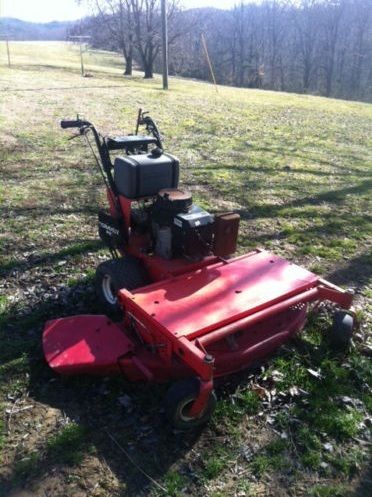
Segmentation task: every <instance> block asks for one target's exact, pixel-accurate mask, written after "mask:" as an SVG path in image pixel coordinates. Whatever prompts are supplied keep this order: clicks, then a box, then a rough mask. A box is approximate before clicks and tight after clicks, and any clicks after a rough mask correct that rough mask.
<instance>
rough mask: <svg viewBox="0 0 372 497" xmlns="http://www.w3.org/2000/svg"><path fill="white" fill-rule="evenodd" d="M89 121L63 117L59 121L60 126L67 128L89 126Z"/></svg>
mask: <svg viewBox="0 0 372 497" xmlns="http://www.w3.org/2000/svg"><path fill="white" fill-rule="evenodd" d="M89 125H90V122H89V121H82V120H81V119H75V120H73V121H70V120H66V119H63V120H62V121H61V128H63V129H67V128H82V127H83V126H89Z"/></svg>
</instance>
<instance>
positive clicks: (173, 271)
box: [43, 111, 353, 429]
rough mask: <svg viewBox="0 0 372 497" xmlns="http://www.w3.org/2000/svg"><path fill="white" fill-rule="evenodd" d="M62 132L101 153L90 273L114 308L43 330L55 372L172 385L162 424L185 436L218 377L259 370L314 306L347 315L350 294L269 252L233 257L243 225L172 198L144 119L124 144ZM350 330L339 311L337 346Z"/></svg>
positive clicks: (207, 408)
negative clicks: (102, 193) (102, 203)
mask: <svg viewBox="0 0 372 497" xmlns="http://www.w3.org/2000/svg"><path fill="white" fill-rule="evenodd" d="M140 125H143V126H145V128H146V134H144V135H141V134H138V129H139V126H140ZM61 126H62V128H78V130H79V135H82V136H84V137H85V138H86V139H87V141H88V143H89V144H90V141H89V135H90V134H92V135H93V137H94V140H95V143H96V146H97V149H98V156H97V155H96V154H94V155H95V158H96V162H97V165H98V167H99V169H100V171H101V173H102V176H103V179H104V182H105V185H106V189H107V199H108V206H109V209H108V212H104V211H100V212H99V215H98V219H99V234H100V237H101V239H102V240H103V242H104V243H105V244H106V245H107V246H108V248H109V250H110V253H111V255H112V259H111V260H108V261H105V262H103V263H102V264H100V265H99V266H98V268H97V277H96V284H97V290H98V295H99V297H100V300H101V301H102V302H103V303H104V304H105V306H106V309H107V310H108V314H109V315H110V312H111V315H112V311H115V313H116V315H117V312H118V310H119V311H120V312H121V318H120V320H119V321H116V322H114V321H113V320H111V319H109V318H108V317H107V316H106V315H81V316H72V317H67V318H61V319H54V320H52V321H49V322H47V323H46V326H45V330H44V334H43V347H44V354H45V357H46V360H47V362H48V364H49V366H50V367H51V368H52V369H53V370H55V371H57V372H58V373H61V374H66V375H72V374H83V373H84V374H85V373H91V374H98V375H109V374H115V373H116V374H122V375H124V376H125V378H127V379H128V380H130V381H150V382H169V381H172V382H173V384H172V385H171V387H170V388H169V390H168V393H167V395H166V402H165V408H166V414H167V416H168V418H169V421H170V422H171V423H172V424H173V425H174V426H175V427H176V428H178V429H188V428H193V427H195V426H198V425H200V424H202V423H204V422H206V421H207V420H208V418H209V416H210V415H211V413H212V411H213V408H214V405H215V402H216V400H215V394H214V391H213V380H214V378H216V377H220V376H224V375H227V374H230V373H233V372H236V371H239V370H240V369H243V368H246V367H248V366H252V365H253V364H257V363H259V362H260V360H262V359H263V358H264V357H265V356H267V355H268V354H270V353H272V352H273V351H274V350H275V349H277V348H278V347H279V346H280V345H282V344H283V343H284V342H286V341H287V340H288V339H289V338H290V337H292V336H293V335H295V334H296V333H297V332H299V331H300V330H301V329H302V327H303V326H304V324H305V321H306V314H307V311H308V307H309V304H310V303H316V302H319V301H322V300H328V301H331V302H334V303H336V304H338V306H339V308H340V309H349V308H350V305H351V300H352V297H351V295H349V294H348V293H347V292H345V291H344V290H342V289H341V288H338V287H336V286H335V285H333V284H331V283H329V282H327V281H324V280H323V279H321V278H319V277H318V276H316V275H315V274H313V273H311V272H309V271H307V270H306V269H303V268H301V267H299V266H296V265H295V264H293V263H292V262H289V261H286V260H285V259H282V258H281V257H278V256H276V255H274V254H272V253H269V252H267V251H265V250H261V249H257V250H254V251H252V252H250V253H248V254H246V255H243V256H240V257H236V258H232V257H231V255H232V254H233V253H234V252H235V250H236V242H237V235H238V225H239V215H238V214H234V213H227V214H218V215H211V214H209V213H208V212H206V211H205V210H203V209H201V208H200V207H198V206H197V205H195V204H193V202H192V198H191V195H190V193H188V192H187V191H185V190H182V189H178V176H179V161H178V160H177V159H176V157H174V156H172V155H170V154H168V153H165V152H164V151H163V147H162V142H161V136H160V134H159V131H158V129H157V127H156V125H155V123H154V121H153V120H152V119H151V118H150V117H149V116H148V115H146V114H145V113H142V112H141V111H140V112H139V115H138V120H137V127H136V132H135V134H134V135H129V136H119V137H115V138H112V137H103V136H101V135H100V134H99V133H98V132H97V131H96V129H95V127H94V126H93V124H91V123H90V122H89V121H85V120H81V119H79V118H78V119H77V120H74V121H62V122H61ZM92 151H93V149H92ZM119 151H120V152H121V155H120V152H119ZM115 152H116V154H115ZM93 153H94V152H93ZM110 154H111V155H115V156H116V158H115V160H114V162H113V163H112V157H111V156H110ZM352 329H353V318H352V315H351V314H349V313H347V312H345V311H344V310H338V311H336V313H335V315H334V322H333V326H332V328H331V329H330V338H331V339H332V340H333V343H334V344H335V345H338V346H339V345H347V343H348V341H349V340H350V337H351V334H352Z"/></svg>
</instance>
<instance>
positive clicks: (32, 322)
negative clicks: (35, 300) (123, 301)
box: [0, 279, 200, 497]
mask: <svg viewBox="0 0 372 497" xmlns="http://www.w3.org/2000/svg"><path fill="white" fill-rule="evenodd" d="M100 311H101V310H100V308H99V307H98V306H97V302H96V297H95V293H94V289H93V284H92V279H85V280H82V281H80V282H79V283H78V284H77V285H75V286H74V287H72V288H69V289H68V293H67V294H66V293H65V292H62V293H61V292H60V293H58V294H57V295H54V296H52V297H50V298H48V299H46V300H44V301H43V302H42V303H40V304H39V305H38V306H37V307H36V306H32V308H31V309H28V310H27V311H26V312H22V311H21V310H19V309H17V307H16V306H13V307H10V308H8V310H7V311H6V313H3V317H2V325H1V331H0V343H1V345H0V364H1V366H2V368H1V369H2V370H1V373H2V374H1V379H0V386H2V385H1V384H3V385H5V384H6V383H7V382H10V381H11V380H12V377H14V376H17V374H18V372H19V368H20V367H22V370H23V372H25V371H26V372H27V374H28V375H29V379H28V381H27V385H26V386H25V388H26V390H27V392H28V395H29V398H30V400H31V399H32V400H33V401H36V404H37V405H40V404H42V405H43V406H46V407H47V406H50V407H53V408H57V409H59V410H60V411H61V413H63V415H64V417H67V418H69V419H70V420H71V421H72V423H73V424H72V425H67V427H68V426H72V428H71V432H69V431H68V430H67V432H66V431H65V429H66V427H65V428H59V431H58V434H56V435H55V436H54V435H53V437H52V438H48V439H47V440H45V439H44V440H43V439H41V440H40V441H39V444H37V445H35V446H34V447H35V449H36V452H34V453H33V454H31V455H30V454H29V457H27V454H26V457H23V460H22V456H25V454H21V453H20V454H19V455H18V462H16V463H15V464H14V465H13V467H12V468H9V472H8V475H7V477H3V478H2V480H1V479H0V489H1V491H0V495H1V497H3V496H4V497H5V496H8V495H9V494H10V495H13V494H11V492H17V491H20V490H21V489H23V488H27V489H30V488H38V485H39V484H41V482H42V480H43V479H45V478H46V477H47V475H48V474H52V473H53V474H58V472H59V471H61V472H62V473H63V474H64V475H65V477H66V475H68V474H69V472H71V471H72V472H73V468H74V467H77V466H79V465H80V464H81V462H82V461H83V460H84V458H85V457H86V456H89V455H97V457H98V458H99V460H101V461H102V460H103V461H105V462H106V463H107V464H108V466H109V467H110V469H111V471H112V472H113V473H114V474H115V476H116V477H117V478H118V480H119V482H120V484H121V485H122V487H123V489H125V490H123V491H122V493H120V495H122V496H128V497H132V496H134V495H136V496H139V495H145V494H146V492H147V491H149V489H150V487H152V486H153V483H151V481H150V480H149V479H148V478H147V477H145V476H144V475H143V473H141V472H140V471H139V470H138V469H137V468H136V467H135V466H134V465H133V463H131V462H130V461H129V460H128V459H127V457H126V456H125V454H123V452H122V451H121V450H120V449H119V448H118V446H117V445H116V444H115V443H114V442H113V441H112V440H111V439H110V437H109V435H108V434H110V435H112V436H113V437H114V438H115V439H116V440H117V442H118V443H119V444H120V445H121V446H122V447H124V448H125V450H126V451H127V453H128V454H129V455H130V457H131V458H132V459H133V461H135V463H136V464H138V466H140V467H141V469H142V470H143V471H145V473H147V474H148V475H150V476H151V478H153V479H155V480H157V481H158V480H159V481H160V482H161V481H162V479H163V477H164V475H166V473H167V471H168V469H169V467H170V466H171V465H173V464H174V463H175V462H177V461H178V460H179V459H181V458H183V457H184V456H185V454H186V453H187V452H188V451H189V450H191V448H192V447H193V445H194V443H195V442H196V441H197V440H198V438H199V436H200V432H194V433H192V434H174V433H173V432H172V431H171V430H170V428H169V425H168V423H167V422H166V420H165V415H164V412H163V410H162V406H163V404H162V399H163V395H164V393H165V389H164V386H162V385H159V386H157V385H154V384H151V385H150V384H145V385H144V384H132V383H128V382H126V381H125V380H124V378H122V377H119V378H110V379H109V378H104V379H102V378H98V379H97V378H94V377H87V376H79V377H62V376H59V375H56V374H54V373H53V372H52V371H51V370H50V369H49V368H48V366H47V365H46V363H45V360H44V358H43V354H42V350H41V333H42V326H43V323H44V322H45V321H46V320H48V319H52V318H56V317H62V316H66V315H71V314H86V313H88V314H91V313H92V314H94V313H95V314H97V313H99V312H100ZM20 361H23V362H22V366H20ZM122 395H126V396H128V398H129V399H130V400H129V402H130V406H129V408H127V407H123V406H122V405H120V403H119V402H118V399H119V397H120V396H122ZM31 402H32V401H31ZM39 403H40V404H39ZM61 416H62V414H61ZM55 433H56V432H55ZM16 459H17V458H16ZM95 470H97V468H95ZM79 471H81V468H80V470H79ZM185 471H187V467H186V463H185ZM90 476H92V475H90ZM165 485H166V483H165ZM14 495H17V494H14ZM164 495H171V494H168V493H167V494H164Z"/></svg>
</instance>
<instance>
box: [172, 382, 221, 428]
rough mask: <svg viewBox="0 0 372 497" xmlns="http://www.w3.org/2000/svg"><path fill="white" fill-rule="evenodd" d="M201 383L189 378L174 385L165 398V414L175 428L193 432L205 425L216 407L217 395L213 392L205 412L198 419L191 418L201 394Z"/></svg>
mask: <svg viewBox="0 0 372 497" xmlns="http://www.w3.org/2000/svg"><path fill="white" fill-rule="evenodd" d="M199 388H200V385H199V381H198V380H197V379H196V378H188V379H186V380H181V381H178V382H176V383H173V385H171V387H170V388H169V390H168V392H167V394H166V397H165V412H166V415H167V418H168V420H169V422H170V423H171V424H172V425H173V426H174V428H176V429H178V430H182V431H186V430H192V429H193V428H196V427H198V426H201V425H203V424H205V423H206V422H207V421H208V420H209V418H210V417H211V415H212V412H213V411H214V408H215V406H216V402H217V399H216V394H215V393H214V392H213V391H212V393H211V395H210V397H209V399H208V403H207V405H206V407H205V409H204V411H203V412H202V413H201V414H200V415H199V416H197V417H193V416H190V409H191V406H192V404H193V403H194V401H195V399H196V398H197V396H198V394H199Z"/></svg>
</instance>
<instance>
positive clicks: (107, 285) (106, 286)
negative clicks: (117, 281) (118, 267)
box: [102, 274, 117, 305]
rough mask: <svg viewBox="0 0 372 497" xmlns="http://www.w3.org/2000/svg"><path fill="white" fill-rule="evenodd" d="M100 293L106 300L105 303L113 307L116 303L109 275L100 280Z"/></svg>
mask: <svg viewBox="0 0 372 497" xmlns="http://www.w3.org/2000/svg"><path fill="white" fill-rule="evenodd" d="M102 292H103V295H104V297H105V299H106V300H107V302H108V303H109V304H111V305H115V304H116V302H117V296H116V291H115V288H114V285H113V281H112V278H111V276H110V275H109V274H105V276H104V277H103V279H102Z"/></svg>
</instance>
